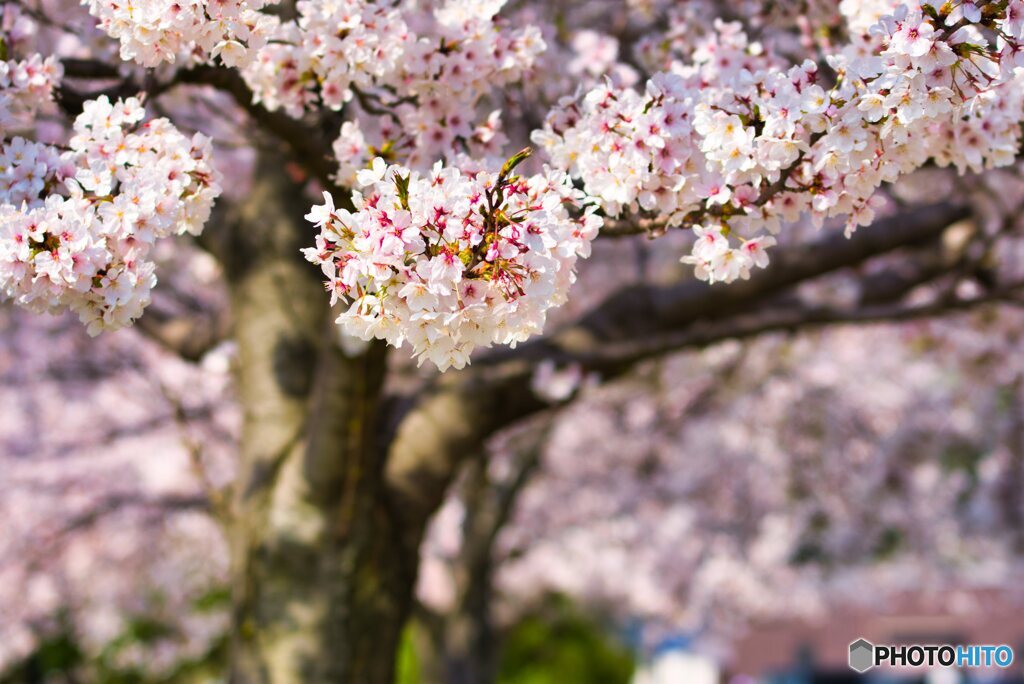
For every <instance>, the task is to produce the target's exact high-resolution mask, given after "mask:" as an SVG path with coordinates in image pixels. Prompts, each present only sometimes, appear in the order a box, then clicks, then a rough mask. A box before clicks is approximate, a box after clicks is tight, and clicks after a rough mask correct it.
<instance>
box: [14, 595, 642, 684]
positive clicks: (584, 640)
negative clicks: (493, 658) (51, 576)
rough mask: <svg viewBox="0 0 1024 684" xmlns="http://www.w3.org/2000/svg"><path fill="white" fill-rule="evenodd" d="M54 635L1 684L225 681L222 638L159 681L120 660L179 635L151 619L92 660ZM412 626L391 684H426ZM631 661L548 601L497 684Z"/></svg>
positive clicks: (517, 632) (620, 676) (605, 682)
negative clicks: (132, 651)
mask: <svg viewBox="0 0 1024 684" xmlns="http://www.w3.org/2000/svg"><path fill="white" fill-rule="evenodd" d="M225 600H226V594H225V593H224V592H223V591H212V592H210V594H209V595H204V596H202V597H200V598H199V599H197V600H196V602H195V604H194V607H195V608H196V609H197V610H200V611H202V610H215V609H219V608H222V607H223V604H224V602H225ZM57 624H58V625H60V629H59V630H57V632H56V633H55V634H54V635H53V636H51V637H50V638H48V639H46V640H45V641H43V642H41V643H40V645H39V647H38V648H37V649H36V651H35V652H34V653H32V654H31V655H30V656H29V657H28V658H26V659H25V660H24V661H22V662H21V663H19V664H18V665H17V666H16V667H15V668H13V669H11V670H9V671H7V672H6V673H0V684H207V683H209V682H214V681H223V673H224V671H225V665H226V662H227V646H228V644H227V637H226V636H225V637H224V638H222V639H220V640H218V641H217V643H216V644H215V645H214V647H213V648H211V649H210V650H209V651H208V652H207V653H205V654H204V655H202V656H201V657H198V658H196V659H194V660H187V661H183V662H181V663H179V664H178V665H177V666H176V667H175V668H174V669H173V670H172V671H170V672H167V673H164V674H162V675H160V676H154V675H153V674H151V673H145V672H143V671H141V670H138V669H136V668H134V667H131V666H127V665H124V664H123V663H124V658H122V656H123V654H124V653H125V652H126V651H128V650H130V649H135V648H137V647H140V646H143V647H145V646H156V645H158V644H159V642H161V641H163V640H174V639H176V638H179V637H180V635H177V634H175V632H174V630H173V629H172V628H171V627H170V626H168V625H166V624H163V623H161V622H160V621H159V620H155V619H153V618H150V617H144V616H139V617H136V618H134V619H132V620H130V621H129V622H128V623H127V625H126V627H125V629H124V631H122V633H121V634H119V635H118V636H117V637H116V638H115V639H113V640H112V641H111V642H110V643H109V644H107V646H106V647H105V648H104V649H103V650H102V651H101V652H100V653H99V654H98V655H97V656H94V657H88V656H87V655H86V654H85V653H84V652H83V650H82V648H81V647H80V646H79V644H78V642H77V641H76V639H75V635H74V632H73V630H72V629H71V627H70V623H69V621H68V620H67V619H66V618H60V619H59V620H58V623H57ZM416 629H419V628H417V627H416V626H414V625H410V627H408V628H407V629H406V630H405V633H404V634H403V638H402V642H401V645H400V647H399V652H398V657H397V663H396V684H425V682H424V678H423V674H422V668H421V662H420V654H418V653H417V644H420V645H422V644H424V643H425V641H424V640H423V639H418V638H417V637H418V636H421V635H418V634H417V633H416ZM633 670H634V660H633V656H632V654H631V653H630V651H629V649H628V648H627V647H625V646H624V645H622V643H620V642H619V641H618V640H616V639H615V638H614V637H612V636H611V635H609V633H608V631H607V630H606V629H605V628H604V627H603V626H602V625H601V624H600V623H599V622H596V621H594V620H593V619H591V618H589V617H587V616H585V615H583V614H582V613H581V612H579V610H578V609H576V608H575V607H574V606H572V604H571V603H570V602H569V601H567V600H562V599H552V600H551V601H549V602H548V603H547V604H546V605H545V607H544V609H543V610H542V611H539V612H536V613H534V614H531V615H529V616H528V617H526V618H524V619H522V620H521V621H519V622H518V623H516V624H514V625H513V626H512V627H510V628H509V629H508V630H507V632H506V633H505V634H504V641H503V649H502V656H501V659H500V663H499V672H498V678H497V682H496V684H565V683H566V682H586V683H587V684H628V683H629V681H630V680H631V678H632V675H633Z"/></svg>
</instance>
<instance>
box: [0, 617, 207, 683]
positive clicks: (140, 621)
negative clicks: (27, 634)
mask: <svg viewBox="0 0 1024 684" xmlns="http://www.w3.org/2000/svg"><path fill="white" fill-rule="evenodd" d="M58 625H59V626H60V629H59V630H57V632H56V633H55V634H53V635H52V636H50V637H49V638H47V639H46V640H44V641H42V642H40V644H39V647H38V648H37V649H36V650H35V651H34V652H33V653H32V654H31V655H29V656H28V657H27V658H26V659H25V660H23V661H22V662H21V663H19V664H18V665H16V666H15V667H14V668H12V669H10V670H9V671H7V672H5V673H0V684H200V683H206V682H211V681H217V680H219V678H220V674H221V673H222V672H223V671H224V665H225V663H226V656H227V638H226V637H224V638H221V639H218V640H217V641H216V642H215V643H214V644H213V646H212V647H211V648H210V649H209V650H208V651H207V652H206V653H205V654H203V655H202V656H200V657H198V658H195V659H190V660H183V661H181V662H179V663H178V664H177V665H176V666H175V667H174V668H173V669H172V670H171V671H169V672H166V673H164V674H162V675H160V676H154V675H153V674H151V673H147V672H144V671H142V670H140V669H138V668H136V667H132V666H126V665H123V664H121V662H120V661H121V658H120V656H121V654H123V653H124V652H125V651H126V650H128V649H133V648H136V647H138V646H153V645H156V644H157V643H158V642H160V641H161V640H166V639H173V638H175V633H174V630H173V629H172V628H171V627H169V626H168V625H166V624H164V623H162V622H160V621H158V620H154V619H152V618H149V617H145V616H138V617H135V618H133V619H131V620H129V621H128V623H127V625H126V626H125V629H124V630H123V631H122V632H121V633H120V634H119V635H118V636H117V637H116V638H114V639H113V640H111V642H110V643H109V644H107V645H106V646H105V647H104V648H103V650H102V651H101V652H100V653H99V655H98V656H96V657H94V658H89V657H87V656H86V654H85V653H84V652H83V651H82V649H81V647H80V646H79V645H78V642H77V641H76V639H75V635H74V632H73V631H72V629H71V628H70V625H69V622H68V620H67V619H66V618H65V617H60V618H58Z"/></svg>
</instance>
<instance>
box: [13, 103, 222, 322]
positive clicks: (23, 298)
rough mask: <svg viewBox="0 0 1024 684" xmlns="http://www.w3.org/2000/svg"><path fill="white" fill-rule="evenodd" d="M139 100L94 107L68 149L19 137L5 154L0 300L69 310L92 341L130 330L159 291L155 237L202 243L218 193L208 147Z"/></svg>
mask: <svg viewBox="0 0 1024 684" xmlns="http://www.w3.org/2000/svg"><path fill="white" fill-rule="evenodd" d="M144 115H145V112H144V111H143V108H142V106H141V104H140V103H139V101H138V100H137V99H135V98H130V99H128V100H124V101H118V102H116V103H111V102H110V101H109V100H108V99H107V98H106V97H105V96H104V97H101V98H99V99H97V100H93V101H90V102H87V103H86V105H85V108H84V111H83V112H82V114H81V115H79V116H78V118H77V119H76V120H75V123H74V135H73V136H72V137H71V140H70V145H69V149H68V150H67V151H65V152H58V150H57V149H56V148H54V147H51V146H48V145H43V144H40V143H35V142H30V141H26V140H24V139H23V138H14V139H13V140H11V141H9V142H6V143H4V144H3V148H2V150H0V292H2V293H3V296H4V297H6V298H12V299H14V301H15V302H16V303H17V304H19V305H22V306H25V307H27V308H29V309H32V310H34V311H39V312H54V311H57V310H61V309H70V310H72V311H74V312H76V313H77V314H78V316H79V318H80V319H81V320H82V322H83V323H85V324H86V327H87V330H88V331H89V333H90V334H94V335H95V334H98V333H99V332H100V331H102V330H105V329H117V328H121V327H124V326H126V325H129V324H130V323H131V322H132V321H133V320H134V319H135V318H137V317H138V316H139V315H140V314H141V313H142V310H143V308H145V306H146V305H147V304H148V303H149V300H150V290H151V289H152V287H153V286H154V285H155V284H156V276H155V275H154V263H153V262H152V260H151V259H150V258H149V252H150V250H151V248H152V247H153V244H154V242H155V241H156V239H157V238H161V237H165V236H168V235H172V234H175V233H177V234H181V233H185V232H190V233H198V232H199V231H200V230H202V227H203V224H204V223H205V222H206V219H207V218H208V216H209V213H210V209H211V207H212V203H213V200H214V198H215V197H216V196H217V195H218V194H219V193H220V186H219V185H218V181H219V175H218V174H217V172H216V171H215V170H214V169H213V167H212V166H211V165H210V153H211V146H210V142H209V140H208V139H207V138H206V137H205V136H203V135H201V134H196V135H195V136H194V137H193V138H192V139H191V140H190V139H189V138H187V137H186V136H184V135H182V134H181V133H180V132H178V131H177V129H175V128H174V126H173V125H171V123H170V122H169V121H167V120H166V119H154V120H151V121H148V122H146V123H142V120H143V117H144Z"/></svg>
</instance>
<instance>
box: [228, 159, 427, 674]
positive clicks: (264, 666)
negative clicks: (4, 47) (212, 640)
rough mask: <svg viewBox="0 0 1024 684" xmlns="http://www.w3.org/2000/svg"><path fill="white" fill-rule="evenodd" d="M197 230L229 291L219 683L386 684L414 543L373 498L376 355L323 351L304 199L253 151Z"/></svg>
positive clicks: (380, 373) (320, 302)
mask: <svg viewBox="0 0 1024 684" xmlns="http://www.w3.org/2000/svg"><path fill="white" fill-rule="evenodd" d="M255 182H256V184H255V187H254V188H253V189H252V192H251V194H250V195H249V196H248V197H247V199H246V201H245V202H244V203H242V204H241V205H240V206H239V207H238V208H237V209H236V210H234V211H232V212H229V215H228V217H227V218H226V220H225V221H224V222H223V223H222V225H220V226H218V227H216V228H215V230H216V233H215V234H214V235H213V236H212V242H213V249H214V251H215V253H217V254H218V255H219V256H220V257H221V260H222V261H223V263H224V265H225V268H226V271H227V276H228V282H229V285H230V289H231V304H232V314H233V320H234V330H233V332H234V337H235V339H236V340H237V342H238V350H239V359H238V371H237V373H238V391H239V398H240V401H241V404H242V407H243V411H244V415H243V427H242V442H241V448H240V452H241V454H240V465H239V475H238V479H237V483H236V486H235V488H234V489H233V501H232V510H233V517H232V522H231V524H230V530H229V536H230V543H231V547H232V548H231V556H232V592H233V635H232V651H231V652H232V656H231V681H232V682H236V683H238V684H290V683H292V682H317V683H323V684H330V683H334V682H338V683H345V684H357V683H358V684H392V682H393V676H394V674H393V669H394V654H395V651H396V648H397V644H398V639H399V635H400V633H401V630H402V627H403V624H404V622H405V620H406V618H407V616H408V613H409V608H410V602H411V599H412V597H411V592H412V588H413V586H414V584H415V573H416V565H417V549H416V544H415V543H411V542H410V543H405V541H406V538H404V537H403V536H402V535H401V534H400V533H399V531H398V529H397V526H396V516H395V515H394V512H393V511H392V510H389V506H388V497H387V496H385V495H384V493H383V492H382V487H383V455H384V453H385V452H384V447H383V445H381V444H379V443H378V441H377V436H378V435H379V434H380V431H379V430H378V429H377V416H378V413H379V410H378V409H379V404H380V400H379V396H380V390H381V386H382V383H383V377H384V370H385V365H386V359H385V353H384V348H383V347H382V346H380V345H372V346H371V347H370V348H369V350H368V351H367V352H366V353H365V354H364V355H362V356H359V357H356V358H349V357H347V356H346V355H345V354H343V353H342V351H341V349H340V348H339V346H338V344H337V340H338V334H337V330H336V328H335V327H334V325H333V324H332V321H331V316H330V315H329V310H328V308H327V301H326V299H327V298H326V296H325V294H324V291H323V287H322V286H321V284H320V279H319V273H318V272H317V269H315V268H312V267H311V266H310V265H309V264H308V263H306V262H304V261H303V259H302V256H301V254H300V253H299V249H300V247H302V246H307V245H308V244H311V243H312V237H313V232H312V228H311V227H310V226H309V224H307V223H305V222H304V221H303V218H302V217H303V215H304V214H305V213H306V211H308V206H309V204H310V202H309V201H308V200H307V199H305V198H304V196H303V193H302V192H301V190H300V188H298V187H296V186H295V185H293V184H292V183H291V182H290V180H289V178H288V176H287V175H286V174H285V172H284V169H283V161H282V160H281V159H279V158H276V157H274V156H271V155H269V154H267V153H264V154H263V155H262V158H261V162H260V168H259V169H258V172H257V174H256V181H255Z"/></svg>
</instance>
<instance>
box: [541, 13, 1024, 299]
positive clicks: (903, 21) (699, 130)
mask: <svg viewBox="0 0 1024 684" xmlns="http://www.w3.org/2000/svg"><path fill="white" fill-rule="evenodd" d="M876 5H878V3H854V2H850V1H847V2H844V3H843V8H844V10H845V11H849V12H850V13H852V14H856V15H857V16H858V17H862V16H863V15H864V14H865V13H868V14H872V16H873V12H874V11H875V10H876V9H877V7H876ZM1022 8H1024V5H1022V4H1021V3H1018V2H1010V3H1005V2H1002V3H980V4H971V3H966V4H962V3H945V4H942V3H936V4H934V5H933V4H929V3H924V4H922V5H921V6H919V7H916V8H914V9H911V8H909V7H908V6H907V5H898V6H896V8H895V10H893V9H892V4H890V5H889V10H890V12H891V13H889V14H886V15H884V16H882V17H881V18H880V19H879V20H878V21H877V22H875V23H873V24H871V26H870V29H869V31H868V32H867V33H864V34H856V35H854V36H853V37H852V38H851V41H850V42H849V44H847V45H845V46H843V47H842V48H841V49H838V50H836V51H834V52H832V53H831V54H829V55H828V57H827V62H828V66H827V68H826V67H824V66H822V67H819V65H818V64H817V63H815V62H812V61H810V60H808V61H805V62H804V63H802V64H798V65H796V66H792V67H790V68H789V69H788V70H785V71H783V70H781V69H779V63H778V61H777V59H774V58H772V57H770V56H768V55H767V54H766V53H765V52H764V50H763V48H762V46H760V45H759V44H757V43H750V42H749V41H748V40H747V38H746V36H745V35H744V34H743V33H742V31H741V30H740V26H739V25H738V24H725V23H722V22H718V23H716V27H715V28H716V31H715V33H713V34H710V35H709V36H706V37H705V38H704V39H702V40H700V41H698V43H697V46H696V49H695V50H694V52H693V53H692V62H691V63H690V64H681V63H674V64H673V65H672V68H671V71H667V72H661V73H658V74H656V75H655V76H653V77H652V78H651V79H650V80H649V81H648V82H647V84H646V88H645V90H644V92H643V93H640V92H637V91H636V90H632V89H622V88H616V87H614V86H610V85H605V86H601V87H599V88H596V89H594V90H591V91H590V92H589V93H587V94H586V95H585V96H584V97H582V98H581V99H579V100H577V99H575V98H567V99H566V100H564V101H563V102H562V103H561V105H560V106H559V107H558V108H556V109H555V110H554V111H553V112H552V113H551V114H550V115H549V116H548V118H547V121H546V123H545V127H544V129H543V130H540V131H536V132H535V133H534V136H533V139H534V141H535V142H536V143H538V144H540V145H542V146H543V147H544V148H545V149H546V150H547V152H548V153H549V155H550V157H551V159H552V161H553V163H554V164H555V165H556V166H558V167H560V168H565V169H568V170H569V172H570V173H571V174H572V175H573V176H577V177H579V178H581V179H582V181H583V183H584V189H585V190H586V192H587V193H588V194H590V195H591V196H593V197H595V198H597V199H598V200H599V201H600V203H601V205H602V207H603V208H604V209H605V211H606V212H608V213H609V214H611V215H618V214H620V213H621V212H623V211H626V210H628V211H630V212H634V213H637V212H639V213H645V214H648V215H651V216H652V217H654V218H655V219H656V220H659V221H661V222H663V223H664V224H665V225H667V226H677V225H681V226H698V227H699V230H697V231H696V239H695V241H694V247H693V253H692V254H691V255H690V256H688V257H686V258H685V259H684V260H685V261H687V262H690V263H693V264H695V266H696V273H697V276H698V277H700V278H703V279H707V280H712V281H714V280H723V281H731V280H734V279H736V278H744V277H747V276H748V275H749V272H750V269H751V268H752V267H753V266H761V267H763V266H765V265H766V264H767V261H768V260H767V256H766V253H765V251H764V250H765V247H769V246H771V245H772V244H773V243H774V238H773V237H772V234H774V233H776V232H777V231H778V230H779V228H780V227H781V225H782V223H783V222H792V221H794V220H796V219H797V218H799V216H800V215H801V214H803V213H808V214H809V215H810V216H811V217H812V219H813V220H814V221H815V222H816V223H817V224H819V225H820V223H821V222H822V221H824V220H825V219H826V218H829V217H834V216H845V217H847V230H848V232H849V231H851V230H853V229H854V228H855V227H856V226H858V225H865V224H867V223H869V222H871V220H872V219H873V218H874V213H875V210H876V208H877V203H878V200H877V199H876V197H875V192H876V190H877V189H878V188H879V186H881V185H882V184H883V183H885V182H891V181H893V180H895V179H896V178H897V177H899V176H900V175H902V174H905V173H907V172H909V171H911V170H913V169H916V168H919V167H920V166H921V165H923V164H924V163H925V162H927V161H929V160H933V161H934V162H936V163H937V164H939V165H943V166H946V165H954V166H956V167H957V168H958V169H959V170H960V171H961V172H963V171H966V170H972V171H980V170H982V169H984V168H991V167H994V166H1002V165H1006V164H1009V163H1011V162H1012V161H1013V159H1014V157H1015V155H1016V152H1017V149H1018V147H1019V140H1020V127H1019V124H1018V121H1019V112H1020V110H1021V105H1022V102H1024V99H1022V90H1021V85H1022V84H1021V79H1020V77H1018V76H1016V75H1015V73H1016V72H1015V69H1016V67H1017V65H1018V63H1022V64H1024V58H1022V56H1021V52H1022V49H1024V48H1022V43H1021V39H1022V37H1024V36H1022V34H1021V29H1022V27H1021V23H1022V19H1021V14H1022V12H1024V9H1022ZM993 36H994V38H993Z"/></svg>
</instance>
